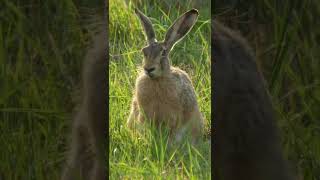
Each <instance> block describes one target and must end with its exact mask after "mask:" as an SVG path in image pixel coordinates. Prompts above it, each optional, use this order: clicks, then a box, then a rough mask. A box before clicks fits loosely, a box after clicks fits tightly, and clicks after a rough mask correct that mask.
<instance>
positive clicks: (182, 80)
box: [171, 67, 196, 107]
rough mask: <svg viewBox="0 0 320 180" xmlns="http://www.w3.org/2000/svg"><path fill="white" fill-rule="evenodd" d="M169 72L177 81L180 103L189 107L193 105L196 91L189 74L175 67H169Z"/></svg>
mask: <svg viewBox="0 0 320 180" xmlns="http://www.w3.org/2000/svg"><path fill="white" fill-rule="evenodd" d="M171 73H172V75H173V76H174V77H175V78H177V80H176V81H178V82H179V83H177V85H178V86H179V89H180V95H179V96H180V98H181V101H182V104H184V105H185V106H190V107H191V106H193V105H195V104H196V93H195V89H194V87H193V84H192V81H191V78H190V77H189V75H188V74H187V73H186V72H185V71H183V70H181V69H179V68H176V67H173V68H172V69H171Z"/></svg>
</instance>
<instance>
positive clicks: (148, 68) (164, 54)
mask: <svg viewBox="0 0 320 180" xmlns="http://www.w3.org/2000/svg"><path fill="white" fill-rule="evenodd" d="M135 13H136V14H137V16H138V17H139V19H140V21H141V24H142V26H143V29H144V31H145V36H146V38H147V41H148V45H147V46H146V47H144V48H143V49H142V52H143V55H144V61H143V69H144V71H145V73H146V75H148V76H149V77H150V78H157V77H161V76H163V75H164V73H166V72H168V71H169V69H170V65H169V60H168V54H169V52H170V50H171V49H172V47H173V46H174V45H175V44H176V43H177V42H178V41H179V40H181V39H182V38H183V37H184V36H185V35H186V34H188V32H189V31H190V30H191V28H192V27H193V25H194V24H195V22H196V21H197V18H198V11H197V10H196V9H192V10H190V11H188V12H186V13H184V14H183V15H182V16H180V17H179V18H178V19H177V20H176V21H175V22H174V23H173V24H172V25H171V27H170V28H169V29H168V31H167V33H166V36H165V39H164V41H162V42H157V40H156V37H155V32H154V29H153V26H152V24H151V21H150V19H149V18H148V17H147V16H145V15H144V14H143V13H142V12H140V11H139V10H138V9H135Z"/></svg>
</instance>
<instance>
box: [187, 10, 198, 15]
mask: <svg viewBox="0 0 320 180" xmlns="http://www.w3.org/2000/svg"><path fill="white" fill-rule="evenodd" d="M189 13H192V14H197V15H199V11H198V10H197V9H191V10H190V11H189Z"/></svg>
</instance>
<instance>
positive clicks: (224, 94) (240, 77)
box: [211, 21, 293, 180]
mask: <svg viewBox="0 0 320 180" xmlns="http://www.w3.org/2000/svg"><path fill="white" fill-rule="evenodd" d="M211 38H212V47H213V51H212V54H213V61H214V66H213V68H214V69H213V71H214V84H215V85H214V87H215V89H214V91H213V92H215V95H214V99H215V100H214V105H213V108H214V109H213V111H214V116H215V119H214V133H213V138H214V139H213V154H214V168H213V173H214V176H215V179H216V180H271V179H272V180H289V179H293V177H292V175H291V173H290V172H289V169H288V167H287V162H286V161H285V160H284V157H283V154H282V150H281V143H280V138H279V135H278V129H277V127H276V124H275V115H274V110H273V109H272V104H271V100H270V97H269V94H268V92H267V90H266V87H265V84H264V80H263V77H262V75H261V74H260V73H259V71H258V68H257V65H256V63H255V61H254V55H253V53H252V51H251V49H250V48H249V46H248V45H247V42H246V41H245V40H244V39H243V38H242V37H241V36H240V35H238V34H236V33H234V32H232V31H231V30H229V29H227V28H226V27H224V26H222V25H221V24H219V23H218V22H216V21H212V37H211Z"/></svg>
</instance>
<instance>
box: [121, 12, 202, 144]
mask: <svg viewBox="0 0 320 180" xmlns="http://www.w3.org/2000/svg"><path fill="white" fill-rule="evenodd" d="M136 12H138V15H139V17H140V18H141V19H142V24H143V25H144V28H145V31H146V36H147V38H148V41H149V46H147V47H145V48H144V49H143V53H144V55H145V58H144V65H143V66H144V68H145V69H150V68H154V69H155V70H154V71H152V76H151V75H150V74H149V75H148V74H147V73H146V72H141V73H140V75H139V77H138V78H137V80H136V86H135V93H134V97H133V101H132V105H131V113H130V115H129V118H128V122H127V123H128V126H129V127H130V128H134V125H135V124H137V123H143V122H145V121H150V120H151V121H153V122H154V123H155V124H156V125H160V124H162V123H164V124H166V125H167V126H168V127H169V129H170V131H171V132H173V134H176V136H175V137H176V139H175V140H177V141H179V140H180V138H181V137H182V136H183V135H184V134H185V133H189V132H190V134H192V136H193V137H194V139H193V140H194V141H195V140H197V139H198V137H200V136H201V134H202V129H203V121H204V120H203V117H202V115H201V113H200V111H199V107H198V103H197V99H196V94H195V90H194V87H193V85H192V82H191V80H190V78H189V76H188V74H187V73H186V72H185V71H183V70H181V69H179V68H176V67H172V66H170V64H169V59H168V54H169V52H170V50H171V48H172V47H173V46H174V44H175V43H176V42H177V41H178V40H179V39H181V38H182V37H183V36H184V35H185V34H187V33H188V31H189V30H190V29H191V27H192V26H193V24H194V22H195V21H196V18H197V11H196V10H190V11H189V12H187V13H186V14H184V15H182V16H181V17H180V18H178V20H177V21H175V22H176V23H175V24H174V25H172V26H171V27H170V28H169V30H168V33H167V35H166V38H165V41H164V42H160V43H158V42H157V41H156V40H155V37H154V35H153V34H154V33H152V32H153V29H152V25H151V24H149V22H148V20H147V17H145V16H144V15H143V14H142V13H141V12H139V11H136ZM144 23H145V24H144ZM150 76H151V77H150ZM186 131H188V132H186Z"/></svg>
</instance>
